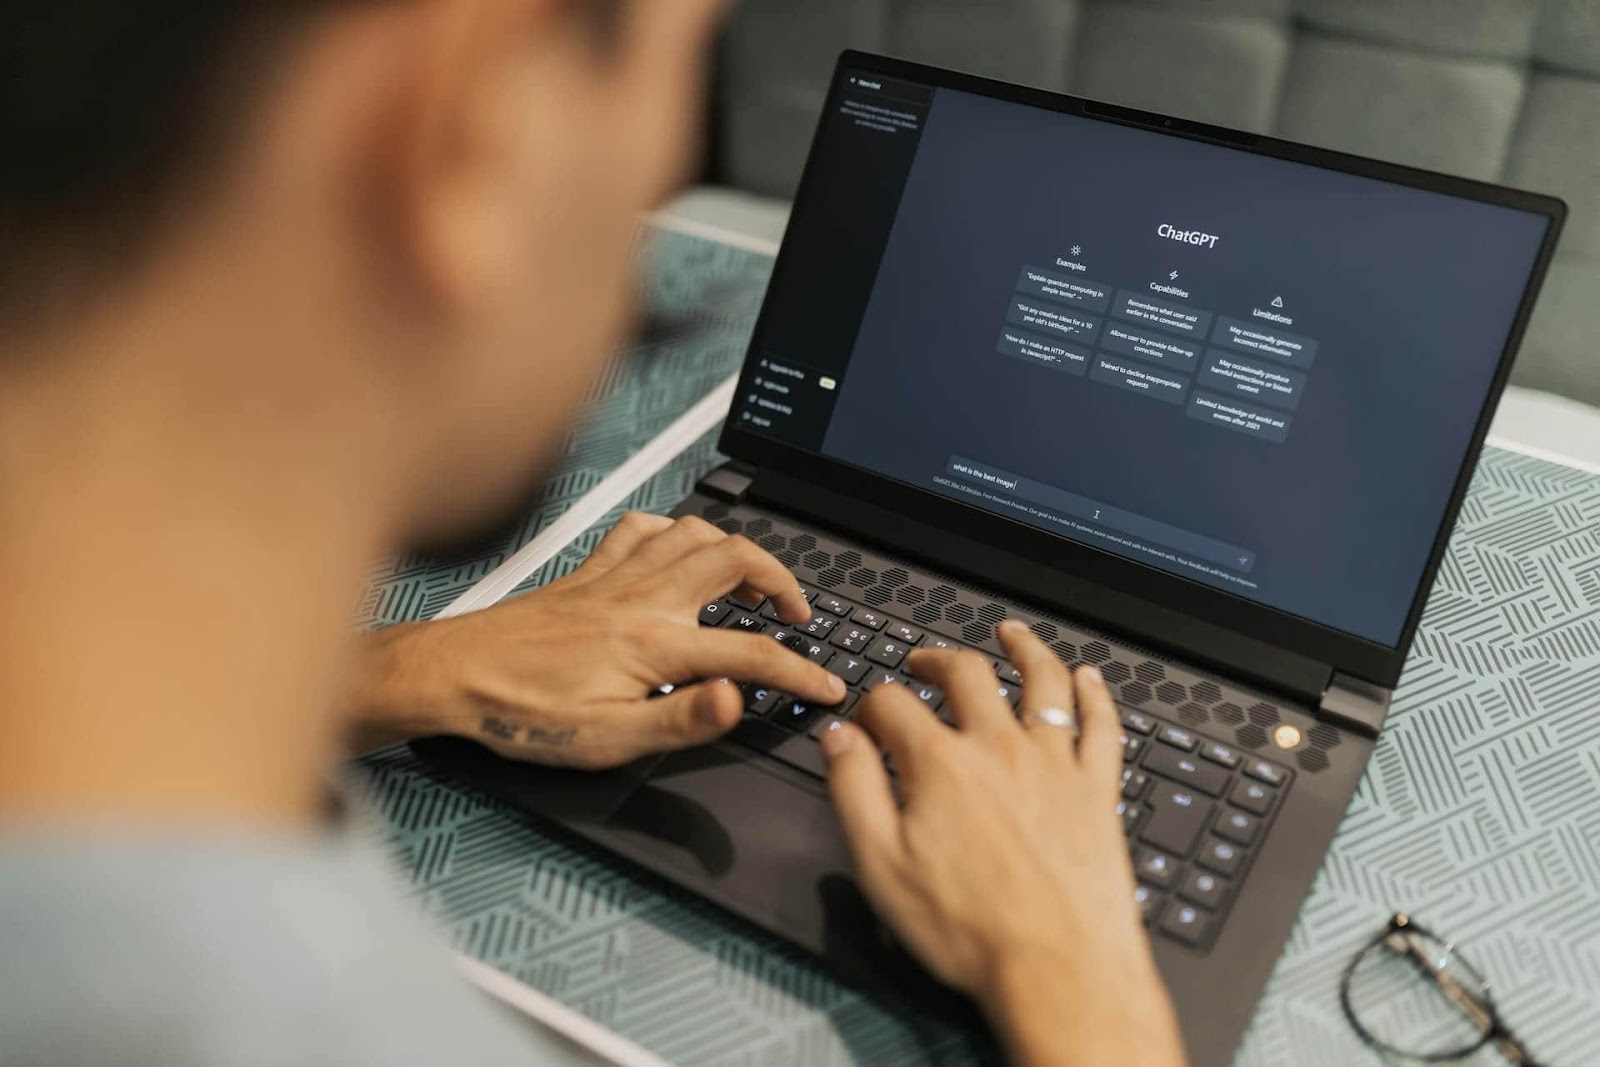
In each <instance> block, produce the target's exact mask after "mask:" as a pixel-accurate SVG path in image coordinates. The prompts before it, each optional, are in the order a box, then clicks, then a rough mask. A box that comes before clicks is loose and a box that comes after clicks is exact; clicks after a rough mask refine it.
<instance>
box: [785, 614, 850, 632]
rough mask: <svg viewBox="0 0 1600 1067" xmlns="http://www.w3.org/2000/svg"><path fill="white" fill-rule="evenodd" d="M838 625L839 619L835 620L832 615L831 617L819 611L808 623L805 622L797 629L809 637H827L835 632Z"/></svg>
mask: <svg viewBox="0 0 1600 1067" xmlns="http://www.w3.org/2000/svg"><path fill="white" fill-rule="evenodd" d="M837 625H839V620H838V619H836V618H834V617H833V616H832V615H829V614H828V613H827V612H825V611H819V612H817V613H816V614H815V615H813V616H811V618H810V619H809V620H808V621H806V622H803V623H801V624H800V625H799V626H797V627H795V629H797V630H799V631H800V632H801V633H803V634H805V635H806V636H807V637H827V636H828V635H829V634H830V633H832V632H833V628H834V627H835V626H837Z"/></svg>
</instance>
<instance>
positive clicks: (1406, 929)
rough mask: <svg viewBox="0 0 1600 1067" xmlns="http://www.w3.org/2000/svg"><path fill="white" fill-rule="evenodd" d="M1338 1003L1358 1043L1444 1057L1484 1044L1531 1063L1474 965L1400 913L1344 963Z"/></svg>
mask: <svg viewBox="0 0 1600 1067" xmlns="http://www.w3.org/2000/svg"><path fill="white" fill-rule="evenodd" d="M1339 1002H1340V1004H1341V1005H1342V1006H1343V1008H1344V1014H1345V1017H1346V1018H1347V1019H1349V1020H1350V1025H1351V1026H1353V1027H1355V1031H1356V1033H1357V1034H1360V1035H1361V1039H1362V1040H1363V1041H1365V1042H1366V1043H1367V1044H1368V1045H1370V1046H1372V1047H1373V1048H1376V1049H1379V1050H1381V1051H1383V1052H1386V1053H1389V1054H1391V1055H1394V1056H1400V1057H1403V1058H1405V1059H1410V1060H1418V1061H1421V1062H1424V1063H1446V1062H1449V1061H1451V1060H1459V1059H1464V1058H1466V1057H1467V1056H1470V1055H1472V1054H1473V1053H1474V1052H1477V1051H1478V1050H1479V1049H1481V1048H1483V1047H1484V1046H1485V1045H1489V1044H1492V1045H1494V1047H1495V1048H1496V1049H1497V1050H1499V1052H1500V1054H1501V1055H1502V1056H1504V1057H1505V1058H1506V1060H1507V1061H1508V1062H1510V1063H1512V1064H1515V1065H1517V1067H1539V1064H1538V1061H1537V1060H1535V1059H1534V1058H1533V1054H1532V1053H1530V1052H1529V1051H1528V1049H1527V1047H1526V1046H1525V1045H1523V1043H1522V1042H1521V1041H1520V1040H1519V1039H1518V1038H1517V1037H1516V1036H1514V1035H1513V1034H1512V1033H1511V1031H1510V1030H1509V1029H1507V1028H1506V1025H1505V1023H1504V1022H1503V1021H1502V1020H1501V1018H1500V1012H1499V1009H1497V1008H1496V1007H1495V1004H1494V999H1493V998H1492V997H1491V996H1490V995H1489V983H1488V981H1486V980H1485V979H1484V977H1483V975H1482V974H1481V973H1480V972H1479V971H1478V969H1477V968H1476V967H1474V966H1472V964H1470V963H1468V962H1467V961H1466V960H1465V959H1463V958H1462V956H1461V954H1460V953H1459V952H1457V951H1456V949H1455V946H1454V945H1453V944H1451V943H1449V942H1447V941H1442V940H1440V939H1439V938H1437V937H1435V936H1434V935H1433V934H1431V933H1429V932H1428V931H1427V930H1424V929H1423V928H1422V927H1420V926H1418V925H1417V924H1416V923H1414V922H1412V921H1411V917H1410V916H1409V915H1406V914H1405V913H1404V912H1401V913H1399V914H1397V915H1395V917H1394V918H1392V919H1390V920H1389V925H1388V926H1387V927H1385V928H1384V930H1383V932H1382V933H1380V934H1378V936H1377V937H1375V938H1373V939H1372V941H1371V942H1370V943H1369V944H1368V945H1367V946H1366V948H1364V949H1362V950H1361V951H1360V952H1359V953H1358V954H1357V955H1356V957H1355V959H1353V960H1351V961H1350V965H1349V966H1348V967H1346V968H1345V969H1344V979H1343V980H1342V982H1341V983H1340V986H1339Z"/></svg>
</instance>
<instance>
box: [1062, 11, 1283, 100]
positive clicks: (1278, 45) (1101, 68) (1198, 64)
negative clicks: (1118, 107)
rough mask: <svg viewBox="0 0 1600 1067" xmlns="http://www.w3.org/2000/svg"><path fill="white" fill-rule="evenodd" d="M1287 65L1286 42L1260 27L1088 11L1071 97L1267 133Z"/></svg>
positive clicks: (1178, 14) (1247, 22)
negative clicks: (1094, 99) (1077, 94)
mask: <svg viewBox="0 0 1600 1067" xmlns="http://www.w3.org/2000/svg"><path fill="white" fill-rule="evenodd" d="M1288 57H1289V47H1288V38H1287V36H1286V35H1285V34H1284V33H1283V31H1282V30H1281V29H1280V28H1279V27H1278V26H1276V25H1274V24H1273V23H1271V22H1267V21H1264V20H1261V19H1251V18H1238V17H1233V16H1218V15H1210V14H1199V13H1195V12H1194V11H1190V10H1161V9H1159V8H1144V7H1135V6H1133V5H1123V4H1092V5H1090V6H1089V8H1088V10H1086V11H1085V12H1084V16H1083V28H1082V32H1081V33H1080V35H1079V52H1078V67H1077V69H1078V76H1077V79H1076V80H1075V82H1074V85H1073V89H1074V91H1076V92H1078V93H1081V94H1083V95H1084V96H1092V97H1095V98H1097V99H1100V100H1109V101H1111V102H1113V103H1118V104H1125V105H1127V106H1129V107H1137V108H1144V109H1145V110H1147V111H1163V112H1168V113H1171V114H1178V115H1182V116H1183V117H1185V118H1191V119H1198V120H1200V121H1201V122H1210V123H1215V124H1217V125H1219V126H1236V127H1239V128H1242V129H1246V130H1254V131H1258V132H1265V131H1266V130H1268V129H1270V128H1271V124H1272V117H1273V102H1274V101H1275V100H1276V99H1277V97H1278V85H1279V82H1280V81H1281V80H1282V78H1283V67H1284V63H1285V61H1286V60H1287V59H1288Z"/></svg>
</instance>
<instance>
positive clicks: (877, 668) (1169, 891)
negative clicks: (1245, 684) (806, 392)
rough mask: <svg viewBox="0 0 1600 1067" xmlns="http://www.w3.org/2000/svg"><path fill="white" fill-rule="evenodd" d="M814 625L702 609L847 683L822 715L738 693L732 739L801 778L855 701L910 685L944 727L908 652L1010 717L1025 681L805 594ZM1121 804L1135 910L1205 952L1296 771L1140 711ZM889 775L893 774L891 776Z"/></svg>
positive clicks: (730, 608)
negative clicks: (981, 668)
mask: <svg viewBox="0 0 1600 1067" xmlns="http://www.w3.org/2000/svg"><path fill="white" fill-rule="evenodd" d="M805 595H806V599H807V600H808V601H809V602H810V603H811V605H812V608H813V612H812V615H811V618H810V619H809V620H808V621H806V622H805V623H803V624H801V625H799V626H790V625H788V624H786V623H784V622H783V621H782V620H780V619H779V618H778V616H777V612H776V611H775V609H774V608H773V607H772V605H771V603H770V602H766V601H755V602H746V601H742V600H739V599H736V598H733V597H729V598H727V599H725V600H720V601H716V602H713V603H710V604H707V605H706V606H705V607H704V608H702V609H701V611H700V624H701V625H702V626H718V627H723V628H732V629H738V630H744V631H746V632H748V633H759V634H766V635H768V636H770V637H772V638H773V639H774V640H776V641H778V642H780V643H782V644H783V645H784V646H785V647H787V648H790V649H792V650H794V651H795V652H798V653H799V654H800V655H802V656H805V657H806V658H807V659H809V660H811V661H813V662H815V663H818V664H821V665H822V666H823V667H825V668H826V669H827V670H829V671H832V672H833V673H834V674H836V675H838V676H839V677H840V678H842V679H844V681H845V683H846V684H847V685H848V686H849V693H848V695H847V696H846V697H845V699H844V701H843V703H841V704H837V705H834V706H832V707H822V706H819V705H815V704H812V703H810V702H809V701H805V700H800V699H797V698H795V697H791V696H789V695H787V694H785V693H781V692H778V691H776V690H771V689H765V688H762V687H760V686H756V685H745V686H743V687H742V689H743V693H744V698H745V714H744V717H743V719H742V720H741V721H740V723H739V725H738V726H737V727H736V728H735V729H734V731H733V733H732V734H731V735H730V737H731V739H732V740H734V741H736V742H738V743H740V744H742V745H744V746H746V747H747V748H750V749H753V750H755V751H756V752H759V753H762V754H763V755H765V756H767V757H769V758H771V759H774V760H776V761H778V762H780V763H783V764H786V765H788V766H790V767H793V768H795V769H797V770H799V771H802V772H804V773H805V774H808V775H811V776H813V777H817V778H825V777H826V775H827V764H826V762H825V759H824V757H823V755H822V751H821V746H820V744H819V739H820V738H821V737H822V735H823V733H824V732H826V731H827V729H828V728H829V726H830V725H831V724H832V723H833V722H834V721H835V720H837V719H838V718H841V717H848V716H849V715H850V713H851V712H852V711H853V710H854V708H855V705H856V704H857V703H858V702H859V701H860V699H861V698H862V696H864V695H865V694H866V693H868V692H870V691H871V690H872V689H873V688H875V687H876V686H879V685H882V684H884V683H886V682H899V683H901V684H904V685H906V686H908V687H909V688H910V689H911V691H912V692H913V693H915V694H916V695H917V696H918V697H919V698H921V699H922V700H923V701H924V702H925V703H926V704H927V705H928V706H929V707H930V708H931V709H932V710H933V712H934V713H935V714H936V715H938V716H939V717H940V718H941V719H942V720H944V721H945V722H947V723H950V722H952V720H951V718H950V716H949V711H948V709H946V707H945V705H944V695H943V694H942V693H940V692H939V690H938V688H937V687H936V686H932V685H928V684H926V683H923V682H919V681H918V680H916V679H915V678H912V677H911V676H910V674H909V673H908V672H907V671H906V669H905V666H904V664H905V658H906V655H907V654H908V653H909V652H910V651H911V650H912V649H913V648H948V649H957V650H970V651H975V652H977V653H978V654H979V655H981V656H983V657H984V658H985V659H986V660H988V661H989V662H990V663H991V664H992V665H993V667H994V671H995V688H996V691H997V692H998V693H999V694H1000V695H1001V696H1002V697H1004V698H1005V699H1006V700H1007V701H1008V702H1009V703H1010V704H1011V706H1012V707H1013V708H1016V707H1017V706H1018V705H1019V703H1020V702H1021V699H1022V680H1023V679H1022V674H1021V672H1019V671H1018V670H1017V669H1016V668H1015V667H1013V666H1012V665H1011V664H1010V663H1008V662H1006V661H1005V660H1003V659H999V658H997V657H995V656H993V655H990V654H989V653H987V652H985V651H984V650H982V649H974V648H972V646H970V645H967V644H964V643H962V642H959V641H955V640H952V639H950V638H948V637H945V636H943V635H941V634H936V633H933V632H931V631H929V630H927V629H926V628H925V627H921V626H916V625H913V624H911V623H908V622H906V621H904V620H902V619H897V618H894V617H893V616H891V615H889V614H887V613H885V612H883V611H881V610H879V609H877V608H873V607H868V606H865V605H862V604H857V603H853V602H851V601H849V600H846V599H845V598H844V597H841V596H838V595H836V594H834V593H830V592H827V591H821V590H817V589H814V588H806V589H805ZM1120 714H1121V716H1122V725H1123V737H1122V742H1123V751H1122V757H1123V771H1122V799H1121V802H1120V803H1119V804H1118V805H1117V813H1118V814H1119V815H1120V816H1121V818H1122V825H1123V830H1124V831H1125V833H1126V834H1127V837H1128V845H1129V848H1130V849H1131V851H1132V857H1133V865H1134V871H1135V873H1136V875H1137V877H1138V887H1137V889H1136V890H1135V893H1134V899H1135V901H1136V902H1137V903H1138V905H1139V907H1140V909H1141V911H1142V913H1143V915H1144V920H1145V924H1146V926H1148V927H1149V928H1150V929H1151V930H1152V931H1153V932H1155V933H1157V934H1159V935H1161V936H1164V937H1167V938H1171V939H1173V940H1175V941H1178V942H1180V943H1182V944H1184V945H1187V946H1190V947H1191V948H1195V949H1198V950H1201V951H1204V950H1205V949H1207V948H1209V947H1210V945H1211V944H1212V943H1213V942H1214V940H1215V938H1216V936H1217V933H1218V930H1219V929H1220V927H1221V925H1222V923H1223V922H1224V920H1225V919H1226V917H1227V914H1228V909H1229V906H1230V905H1231V903H1232V901H1233V898H1234V896H1235V895H1236V890H1237V887H1238V885H1239V882H1240V880H1241V879H1242V878H1243V877H1244V876H1245V874H1246V872H1247V871H1248V869H1249V866H1250V860H1251V857H1252V855H1253V854H1254V852H1255V851H1256V850H1257V849H1259V847H1260V845H1261V842H1262V840H1263V839H1264V838H1265V836H1266V834H1267V832H1268V829H1269V828H1270V824H1271V822H1272V818H1273V815H1274V814H1275V813H1276V812H1277V810H1278V809H1279V808H1280V807H1281V806H1282V801H1283V796H1284V795H1285V794H1286V793H1287V792H1288V790H1289V788H1290V787H1291V785H1292V784H1293V772H1291V771H1290V770H1289V769H1288V768H1286V767H1283V766H1281V765H1279V764H1277V763H1272V762H1269V761H1267V760H1263V759H1261V758H1259V757H1257V756H1254V755H1253V754H1249V753H1245V752H1241V751H1239V750H1238V749H1236V748H1234V747H1231V746H1229V745H1226V744H1223V743H1221V742H1218V741H1216V740H1213V739H1211V738H1208V737H1204V736H1201V735H1200V734H1199V733H1197V732H1195V731H1194V730H1192V729H1190V728H1188V727H1185V726H1180V725H1177V724H1175V723H1172V722H1167V721H1165V720H1164V719H1161V718H1158V717H1156V716H1154V715H1151V714H1148V713H1146V712H1143V711H1137V710H1134V709H1131V708H1121V709H1120ZM891 771H892V768H891Z"/></svg>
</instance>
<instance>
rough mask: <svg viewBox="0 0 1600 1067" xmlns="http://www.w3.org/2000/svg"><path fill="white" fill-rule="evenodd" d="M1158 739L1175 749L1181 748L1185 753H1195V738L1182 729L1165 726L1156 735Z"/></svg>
mask: <svg viewBox="0 0 1600 1067" xmlns="http://www.w3.org/2000/svg"><path fill="white" fill-rule="evenodd" d="M1156 737H1158V738H1159V739H1160V740H1162V741H1164V742H1165V743H1167V744H1169V745H1171V746H1172V747H1173V748H1181V749H1183V750H1184V751H1185V752H1193V751H1194V746H1195V743H1196V742H1195V736H1194V734H1191V733H1190V732H1189V731H1188V730H1185V729H1183V728H1182V727H1178V726H1163V727H1162V728H1161V729H1160V731H1159V732H1158V733H1157V734H1156Z"/></svg>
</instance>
